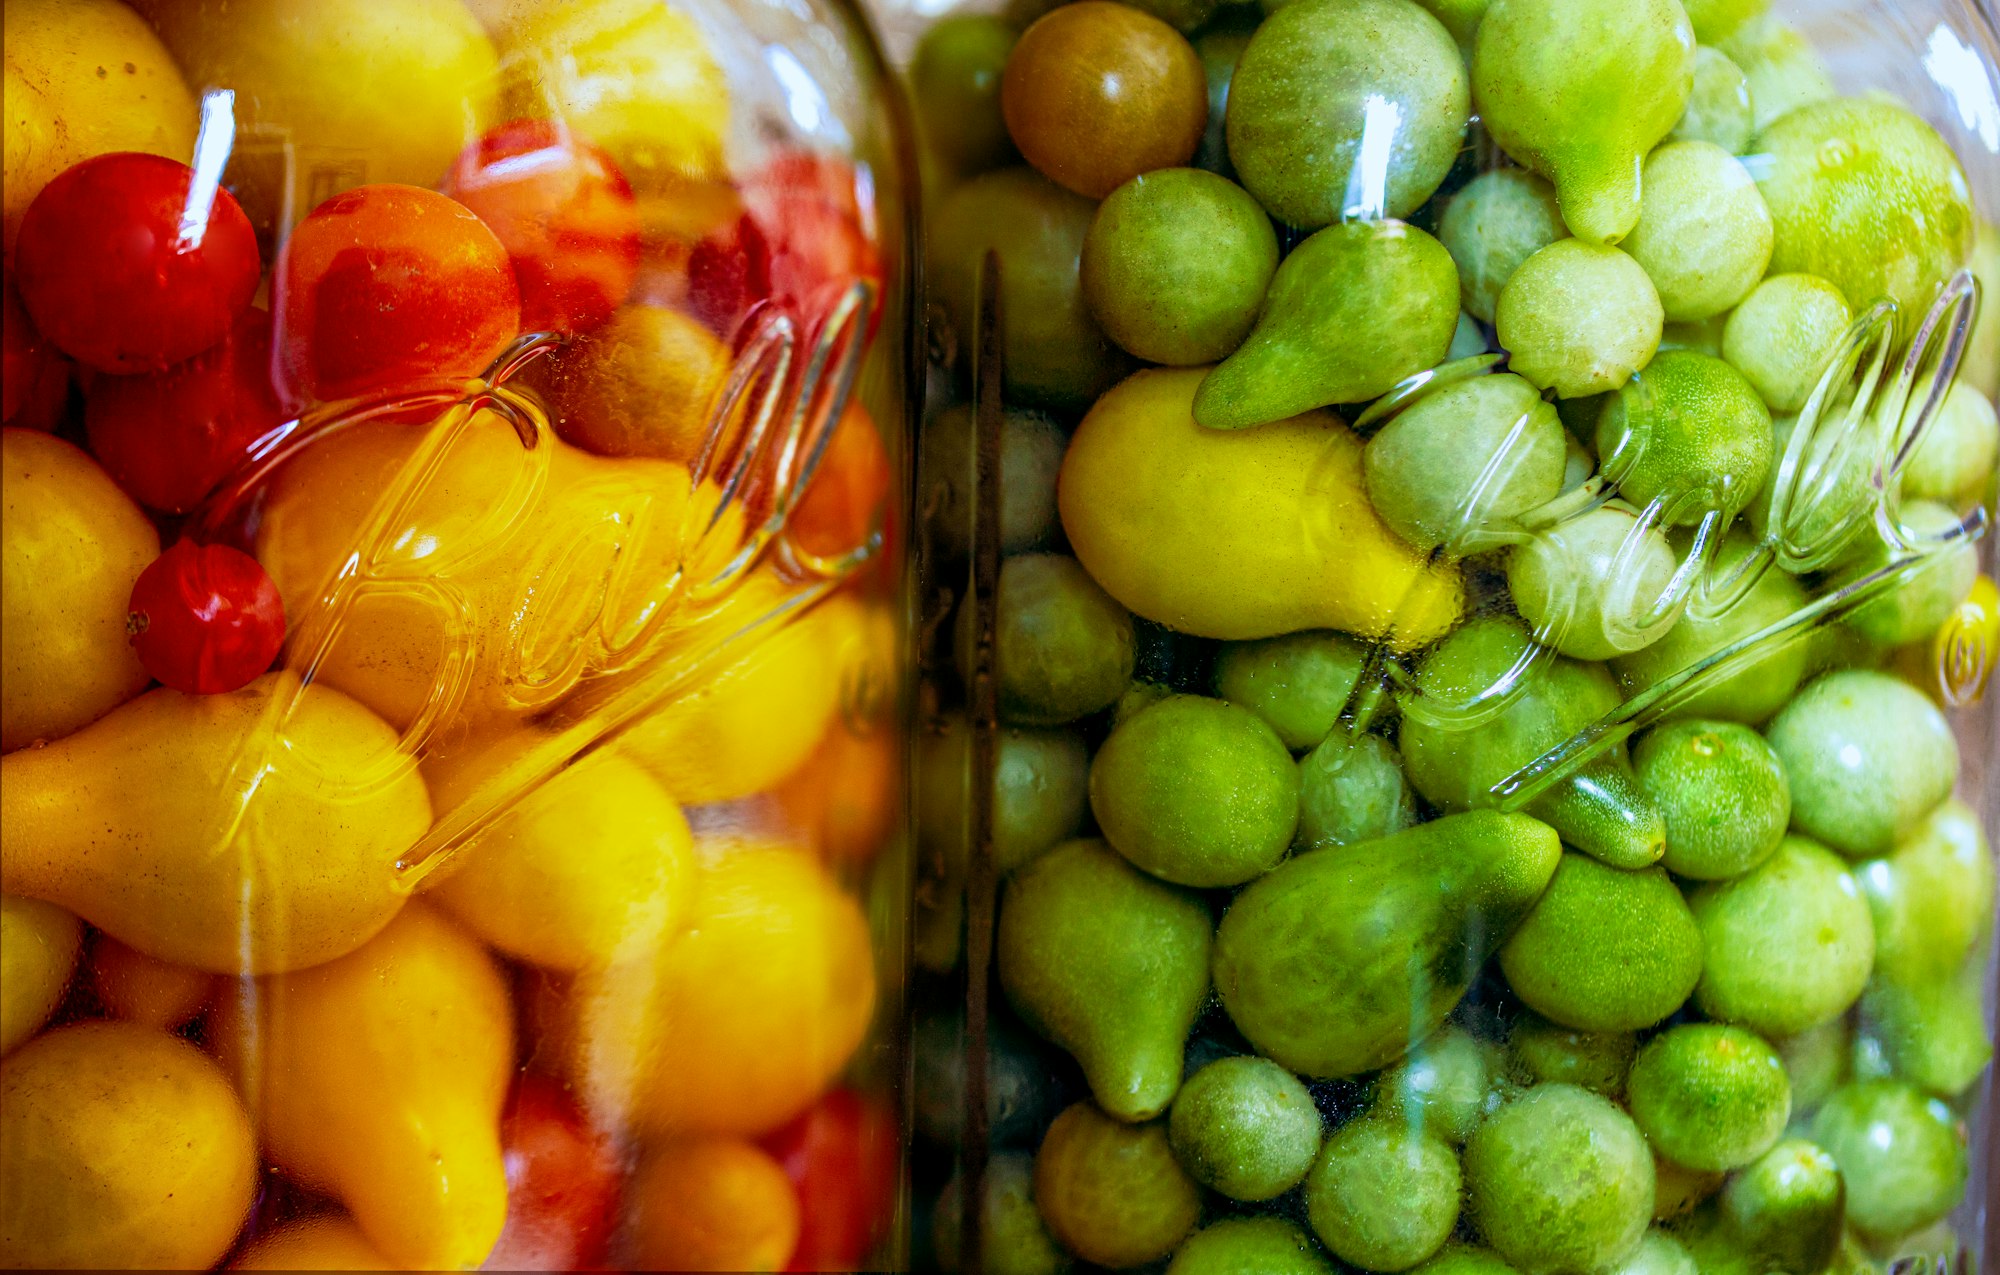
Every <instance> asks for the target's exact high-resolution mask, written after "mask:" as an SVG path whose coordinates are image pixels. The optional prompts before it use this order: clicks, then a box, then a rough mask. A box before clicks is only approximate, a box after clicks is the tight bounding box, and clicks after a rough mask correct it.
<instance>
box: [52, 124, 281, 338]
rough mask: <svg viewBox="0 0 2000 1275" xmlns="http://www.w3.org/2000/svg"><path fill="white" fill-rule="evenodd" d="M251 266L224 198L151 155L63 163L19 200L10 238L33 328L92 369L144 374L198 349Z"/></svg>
mask: <svg viewBox="0 0 2000 1275" xmlns="http://www.w3.org/2000/svg"><path fill="white" fill-rule="evenodd" d="M204 199H206V200H207V205H206V208H205V209H204V208H203V207H202V204H203V201H204ZM262 272H263V267H262V265H261V264H260V262H259V259H258V256H257V237H256V235H255V234H254V233H252V232H251V229H250V219H249V218H247V217H245V216H244V215H243V210H242V209H241V208H239V207H237V206H236V200H235V198H234V197H233V196H231V195H230V193H229V192H228V191H226V190H223V189H221V188H220V187H216V188H213V189H212V190H205V189H204V188H202V187H200V186H199V185H198V184H197V183H196V182H195V180H194V171H193V170H192V169H190V168H189V167H188V166H187V165H186V164H180V163H176V162H175V161H173V160H171V159H164V158H162V157H161V156H158V155H144V154H138V153H131V152H126V153H119V154H113V155H99V156H96V157H95V158H93V159H86V160H84V161H83V162H82V163H80V164H77V165H74V166H73V167H71V168H68V169H66V170H64V171H63V172H62V173H61V174H59V175H58V176H57V177H56V179H55V180H54V181H52V182H50V183H49V184H48V185H47V186H45V187H43V188H42V193H41V194H39V195H36V196H35V202H33V203H31V204H29V205H28V211H27V212H26V213H25V214H23V215H22V217H21V232H20V235H19V236H18V237H17V238H16V239H15V241H14V274H15V279H14V282H15V286H16V287H18V288H20V290H21V300H22V302H23V303H24V304H25V305H26V306H27V307H28V313H29V314H30V315H32V316H33V317H34V320H35V324H36V326H37V327H39V328H41V330H42V335H44V336H46V337H47V338H48V339H49V340H50V341H52V342H54V343H55V346H56V348H57V349H59V350H61V351H62V352H63V353H65V354H67V355H69V356H70V357H71V358H73V359H75V360H76V361H77V362H79V363H83V364H86V365H88V366H90V367H94V368H96V369H98V370H99V371H102V372H117V373H129V372H146V371H153V370H156V369H159V368H164V367H167V366H169V365H171V364H174V363H178V362H180V361H181V360H182V359H187V358H192V357H193V356H195V355H197V354H199V353H201V352H202V351H203V350H206V349H207V348H208V347H209V346H211V345H214V344H215V343H216V342H217V341H220V340H221V339H222V338H223V337H224V336H226V335H227V334H228V332H229V325H230V324H231V323H233V322H235V320H236V316H237V315H238V314H239V313H240V312H241V311H242V310H243V307H245V306H247V305H249V304H250V298H251V297H252V296H253V295H254V294H255V293H256V291H257V278H258V276H259V275H260V274H261V273H262Z"/></svg>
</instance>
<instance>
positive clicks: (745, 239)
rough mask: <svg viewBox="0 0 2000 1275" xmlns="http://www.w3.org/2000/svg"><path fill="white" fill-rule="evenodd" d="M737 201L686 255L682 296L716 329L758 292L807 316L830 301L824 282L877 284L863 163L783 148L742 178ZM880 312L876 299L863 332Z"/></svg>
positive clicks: (869, 189)
mask: <svg viewBox="0 0 2000 1275" xmlns="http://www.w3.org/2000/svg"><path fill="white" fill-rule="evenodd" d="M743 204H744V208H745V209H746V211H745V212H744V214H743V216H742V217H740V218H738V219H737V221H736V223H735V224H734V225H733V226H731V227H730V228H728V229H727V230H725V231H723V232H721V233H720V234H717V235H713V236H710V237H709V238H707V239H704V240H703V241H702V242H701V243H699V244H697V245H695V248H694V251H693V253H692V254H691V255H690V257H689V259H688V301H689V304H690V305H691V306H692V307H693V309H694V312H695V313H696V314H697V315H699V316H700V317H701V319H702V321H703V322H705V323H707V324H708V325H709V326H710V327H712V328H714V329H715V330H716V331H718V332H721V333H724V334H727V333H729V332H730V331H732V330H733V329H734V328H735V326H736V324H737V323H738V322H739V321H740V320H741V319H742V318H743V316H744V314H745V313H747V312H748V311H749V309H750V307H751V306H753V305H755V304H756V303H757V302H759V301H764V300H770V301H774V302H777V303H779V304H781V305H784V306H786V307H787V308H789V309H790V310H791V311H792V312H793V313H794V314H797V315H800V316H803V317H806V318H808V319H812V318H817V317H818V315H819V312H820V311H822V310H823V309H824V308H825V306H826V305H828V304H830V298H829V291H830V288H831V287H834V286H842V285H845V284H848V283H850V282H852V281H853V280H856V279H867V280H870V281H871V282H873V283H874V284H875V285H876V286H877V287H878V288H879V287H880V286H881V283H882V257H881V250H880V248H879V247H878V246H877V240H878V235H877V231H876V225H875V194H874V188H873V186H872V185H871V184H870V183H869V181H868V179H867V176H866V173H865V170H864V171H863V172H862V173H857V172H856V171H855V170H854V169H853V168H851V167H849V166H848V165H847V164H846V163H844V162H842V161H841V160H838V159H833V158H830V157H826V156H820V155H813V154H809V153H807V152H805V151H787V152H785V153H783V154H781V155H779V156H778V157H777V158H776V159H774V160H772V161H771V162H770V163H769V164H766V165H765V166H764V167H763V168H762V169H761V170H759V171H758V172H756V173H754V174H753V175H751V176H750V177H749V178H747V179H746V180H745V181H744V183H743ZM880 312H881V311H880V306H879V305H878V306H877V309H876V315H877V319H876V320H871V323H870V331H871V332H872V331H873V330H874V329H873V324H874V322H875V321H878V319H879V315H880Z"/></svg>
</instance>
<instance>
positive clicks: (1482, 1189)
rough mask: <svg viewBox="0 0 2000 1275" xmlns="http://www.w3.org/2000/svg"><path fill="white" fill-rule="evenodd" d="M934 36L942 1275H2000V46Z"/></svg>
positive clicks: (1583, 26) (1585, 23)
mask: <svg viewBox="0 0 2000 1275" xmlns="http://www.w3.org/2000/svg"><path fill="white" fill-rule="evenodd" d="M883 8H884V9H885V12H884V14H883V17H882V23H883V26H884V30H885V32H886V33H887V39H888V44H889V47H890V49H891V51H892V56H894V57H896V58H897V59H899V60H902V61H904V62H905V64H906V66H907V69H908V74H909V79H910V83H911V85H912V88H913V92H914V95H915V100H916V110H917V117H918V132H919V135H920V138H921V140H922V141H923V143H924V145H925V159H926V162H927V164H928V166H929V167H928V169H927V172H926V189H927V193H928V194H929V195H930V198H931V202H930V204H929V205H928V207H929V210H930V211H929V213H928V215H927V219H926V269H927V276H926V286H927V289H928V296H929V301H930V305H931V317H932V332H933V335H932V341H931V354H932V374H931V385H930V401H929V404H928V409H927V416H926V424H925V428H924V433H923V439H922V447H923V461H922V464H921V466H920V491H921V492H922V494H923V498H922V501H921V505H922V508H923V509H924V510H925V512H926V514H927V515H928V519H929V521H928V523H927V526H926V532H925V534H926V537H927V538H926V540H925V541H924V543H923V545H922V547H921V552H922V553H923V554H924V555H926V560H927V561H928V562H929V563H930V564H931V569H930V572H929V574H930V575H931V576H932V577H933V578H934V580H935V581H936V582H937V585H938V587H937V588H936V589H935V590H934V591H932V592H931V593H929V594H927V595H926V598H925V599H924V602H925V606H926V607H927V620H928V624H927V626H926V632H928V633H929V634H930V635H931V640H930V641H929V643H928V644H927V645H926V646H925V647H924V648H923V649H922V651H921V652H920V658H921V659H922V661H923V671H924V673H925V675H926V677H927V692H926V694H927V698H926V700H925V701H924V707H925V709H926V712H927V714H928V716H927V718H926V719H925V720H924V721H923V722H922V723H921V728H922V733H921V735H920V737H919V740H918V749H919V752H918V756H919V763H918V769H917V772H916V782H917V787H918V793H917V797H918V809H919V819H918V825H917V826H918V838H919V847H920V856H919V874H920V875H919V881H920V884H919V890H918V895H917V913H916V935H917V946H916V964H917V971H918V972H917V975H916V979H917V982H916V985H915V988H914V1000H915V1002H916V1003H917V1005H918V1007H919V1019H918V1025H917V1028H916V1032H915V1037H914V1041H915V1051H916V1064H917V1068H918V1075H919V1076H920V1077H933V1078H934V1080H935V1091H936V1093H937V1094H938V1095H940V1097H939V1099H938V1102H939V1105H938V1108H937V1109H936V1110H935V1111H933V1112H931V1113H930V1115H929V1117H928V1119H926V1114H925V1110H924V1105H923V1102H924V1093H925V1090H924V1089H923V1088H921V1087H920V1089H919V1094H918V1099H919V1107H918V1116H919V1119H918V1122H917V1133H918V1135H919V1136H918V1140H917V1142H916V1143H915V1144H914V1146H913V1149H912V1164H913V1169H914V1171H915V1181H917V1182H918V1183H919V1184H929V1185H932V1186H935V1185H936V1184H937V1183H939V1182H945V1181H946V1179H947V1177H949V1179H950V1180H949V1182H948V1183H946V1185H944V1186H943V1188H942V1191H941V1192H940V1193H939V1194H938V1196H937V1198H936V1202H935V1204H933V1205H931V1206H930V1207H931V1221H930V1224H929V1231H930V1234H929V1241H930V1243H929V1250H930V1253H931V1255H932V1260H935V1261H936V1262H937V1263H938V1264H939V1265H940V1266H942V1267H944V1268H947V1269H950V1268H953V1267H954V1266H965V1267H967V1268H972V1267H975V1266H977V1265H978V1264H979V1263H984V1267H985V1268H986V1269H1009V1270H1055V1269H1060V1268H1061V1267H1063V1266H1064V1265H1065V1264H1067V1263H1069V1262H1072V1261H1082V1262H1086V1263H1089V1264H1092V1265H1097V1266H1106V1267H1114V1268H1119V1267H1129V1266H1138V1265H1144V1264H1146V1263H1149V1262H1153V1261H1170V1262H1171V1266H1170V1268H1169V1269H1173V1270H1176V1271H1181V1272H1191V1271H1201V1270H1207V1269H1238V1268H1254V1269H1272V1270H1277V1269H1284V1270H1323V1269H1338V1268H1340V1267H1343V1266H1352V1267H1356V1268H1359V1269H1364V1270H1377V1271H1401V1270H1408V1269H1419V1268H1421V1269H1426V1270H1428V1269H1430V1268H1431V1265H1432V1264H1436V1265H1438V1266H1441V1267H1442V1266H1453V1267H1455V1266H1459V1265H1465V1264H1471V1265H1475V1266H1479V1267H1481V1268H1488V1267H1490V1268H1491V1269H1494V1270H1502V1269H1506V1268H1507V1267H1512V1268H1513V1269H1516V1270H1520V1271H1539V1270H1550V1271H1554V1270H1611V1269H1624V1268H1625V1267H1626V1266H1628V1265H1630V1264H1634V1263H1647V1262H1660V1263H1665V1264H1667V1265H1671V1266H1674V1267H1676V1268H1678V1269H1688V1268H1690V1267H1692V1268H1695V1269H1702V1270H1709V1269H1718V1270H1720V1269H1738V1268H1739V1267H1740V1268H1742V1269H1746V1270H1747V1269H1783V1270H1794V1271H1801V1272H1805V1271H1811V1272H1818V1271H1822V1270H1828V1269H1834V1268H1839V1269H1843V1270H1859V1269H1862V1268H1864V1267H1868V1268H1876V1269H1884V1268H1887V1267H1888V1266H1889V1265H1890V1264H1891V1263H1893V1262H1895V1261H1897V1260H1898V1259H1900V1258H1905V1257H1913V1258H1919V1259H1921V1260H1923V1261H1924V1262H1925V1263H1926V1264H1928V1263H1930V1262H1933V1261H1936V1260H1946V1259H1950V1258H1951V1257H1953V1256H1954V1255H1955V1254H1957V1253H1958V1252H1960V1251H1961V1250H1962V1251H1965V1252H1969V1253H1972V1254H1978V1253H1980V1252H1982V1251H1985V1252H1988V1253H1990V1251H1991V1241H1990V1240H1988V1239H1986V1238H1985V1233H1986V1226H1987V1216H1986V1212H1985V1201H1986V1200H1987V1199H1988V1197H1989V1196H1990V1194H1991V1190H1992V1188H1991V1185H1990V1183H1991V1181H1992V1178H1991V1174H1992V1170H1991V1168H1990V1164H1991V1156H1992V1154H1993V1146H1994V1143H1995V1139H1994V1136H1993V1129H1992V1123H1993V1120H1992V1116H1991V1114H1990V1113H1991V1102H1990V1097H1989V1093H1990V1074H1991V1069H1990V1065H1989V1064H1990V1059H1991V1052H1992V1044H1991V1041H1992V1027H1991V1024H1992V1021H1993V1020H1992V1012H1993V1010H1992V1007H1993V1001H1994V994H1993V985H1994V964H1993V960H1994V958H1993V943H1992V933H1993V928H1994V891H1993V878H1994V868H1993V858H1992V852H1991V848H1990V840H1991V836H1992V832H1993V828H1994V813H1995V806H1994V800H1995V799H1994V796H1993V793H1992V782H1991V776H1990V773H1989V766H1990V762H1989V758H1990V756H1991V754H1992V748H1993V743H1994V734H1993V732H1994V729H1995V726H1994V717H1993V715H1992V712H1991V710H1990V707H1988V704H1987V700H1986V689H1987V684H1988V682H1989V680H1990V677H1991V669H1992V661H1993V658H1994V652H1995V650H1996V647H1995V636H1996V631H1995V629H1994V624H1995V615H1996V612H1995V597H1996V595H1995V594H1994V592H1993V587H1992V584H1991V581H1990V572H1991V570H1992V567H1991V562H1992V559H1991V557H1990V554H1991V549H1990V548H1989V547H1988V542H1989V540H1990V537H1989V536H1988V534H1987V530H1988V522H1989V519H1990V517H1991V511H1992V491H1993V479H1994V472H1995V459H1996V447H1997V446H2000V426H1996V424H1995V413H1994V408H1993V402H1992V396H1993V393H1994V389H1995V384H1994V380H1995V377H1996V375H2000V357H1996V348H2000V319H1996V318H1995V317H1993V315H1992V313H1991V311H1992V308H1993V307H1992V304H1991V301H1990V294H1991V292H1992V289H1993V287H1994V286H1995V284H1996V282H2000V276H1996V274H1995V270H1996V266H1995V261H1996V258H1995V257H1994V250H1995V245H1996V243H2000V240H1996V239H1995V235H1994V232H1993V231H1992V229H1991V223H1992V222H1993V220H1994V219H1995V217H1996V216H2000V96H1996V86H1997V85H2000V75H1996V71H1995V60H1996V46H2000V40H1996V35H1995V31H1994V28H1993V25H1992V20H1991V18H1990V17H1989V16H1987V15H1985V14H1983V13H1980V12H1978V11H1976V10H1975V9H1974V7H1972V6H1970V5H1967V4H1961V3H1940V4H1886V3H1883V4H1871V3H1865V2H1861V0H1857V2H1855V3H1848V4H1803V3H1800V4H1789V3H1784V2H1783V0H1779V2H1778V3H1775V4H1772V5H1769V6H1766V5H1761V4H1755V3H1728V2H1723V3H1714V2H1711V3H1701V4H1687V5H1685V6H1683V5H1682V4H1679V3H1670V2H1660V3H1655V2H1653V0H1493V3H1491V4H1490V5H1489V4H1483V3H1478V2H1476V0H1475V2H1474V3H1470V4H1455V3H1449V2H1447V0H1438V2H1437V3H1432V2H1431V0H1424V3H1422V4H1415V3H1403V2H1401V0H1302V2H1301V3H1298V4H1293V5H1283V6H1281V5H1276V4H1272V5H1267V6H1262V7H1259V6H1250V5H1220V6H1216V5H1182V4H1165V3H1145V4H1140V5H1137V6H1136V7H1128V6H1120V5H1115V4H1092V3H1079V4H1073V5H1068V6H1062V7H1055V8H1051V7H1049V6H1046V5H1039V4H1031V5H1026V6H1006V5H999V4H977V3H975V4H969V5H965V6H937V5H908V6H903V5H885V6H883ZM1142 11H1143V12H1142ZM1197 99H1200V100H1197ZM1982 294H1984V296H1985V299H1986V301H1987V304H1986V305H1985V306H1984V311H1985V315H1984V317H1983V319H1981V318H1979V317H1978V316H1979V315H1980V313H1981V305H1980V303H1981V300H1982ZM989 794H990V795H989ZM1557 1164H1560V1165H1562V1166H1564V1168H1563V1169H1562V1171H1560V1172H1556V1171H1554V1170H1552V1168H1551V1166H1553V1165H1557ZM1579 1164H1585V1165H1588V1169H1587V1171H1585V1172H1582V1173H1580V1175H1579V1177H1580V1179H1584V1180H1587V1183H1588V1185H1587V1186H1582V1187H1578V1188H1577V1189H1574V1190H1572V1189H1571V1186H1570V1185H1568V1184H1567V1179H1566V1177H1565V1175H1567V1174H1570V1173H1572V1172H1574V1171H1576V1166H1577V1165H1579ZM919 1194H920V1200H919V1216H920V1217H921V1215H922V1212H923V1209H924V1201H923V1199H922V1198H921V1197H922V1195H923V1193H922V1192H920V1193H919ZM974 1194H976V1195H977V1196H979V1197H980V1199H981V1204H980V1206H979V1207H978V1208H977V1209H976V1210H974V1209H971V1208H969V1207H968V1206H967V1205H966V1203H965V1201H966V1199H967V1198H968V1197H969V1196H971V1195H974ZM1982 1245H1983V1246H1984V1248H1983V1249H1982ZM916 1251H917V1252H918V1254H919V1255H921V1254H922V1253H923V1252H924V1243H923V1238H922V1236H921V1235H920V1236H919V1239H918V1241H917V1244H916Z"/></svg>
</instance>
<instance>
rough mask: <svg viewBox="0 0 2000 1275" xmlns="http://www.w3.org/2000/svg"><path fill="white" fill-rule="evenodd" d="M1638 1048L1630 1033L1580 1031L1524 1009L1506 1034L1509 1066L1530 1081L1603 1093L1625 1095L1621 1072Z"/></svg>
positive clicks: (1629, 1064) (1623, 1073)
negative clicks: (1512, 1027)
mask: <svg viewBox="0 0 2000 1275" xmlns="http://www.w3.org/2000/svg"><path fill="white" fill-rule="evenodd" d="M1638 1052H1639V1038H1638V1037H1637V1036H1635V1035H1634V1034H1633V1033H1631V1032H1582V1031H1577V1030H1575V1029H1574V1028H1570V1027H1564V1026H1562V1025H1561V1024H1559V1023H1552V1022H1550V1021H1549V1020H1548V1019H1546V1018H1543V1017H1542V1016H1541V1015H1540V1014H1526V1015H1524V1016H1523V1017H1522V1018H1521V1020H1520V1021H1518V1022H1516V1023H1515V1024H1514V1030H1513V1031H1512V1032H1511V1033H1509V1034H1508V1037H1507V1054H1508V1057H1509V1058H1510V1059H1511V1060H1512V1063H1513V1066H1514V1069H1515V1070H1516V1071H1518V1072H1519V1073H1520V1074H1521V1075H1522V1076H1524V1077H1525V1078H1526V1080H1527V1082H1528V1083H1529V1084H1535V1085H1578V1086H1581V1087H1582V1088H1585V1089H1588V1090H1590V1091H1591V1092H1592V1093H1598V1094H1603V1095H1604V1096H1605V1097H1607V1098H1622V1097H1624V1096H1625V1077H1626V1075H1627V1073H1629V1072H1630V1071H1631V1070H1632V1058H1633V1056H1634V1055H1636V1054H1637V1053H1638Z"/></svg>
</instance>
